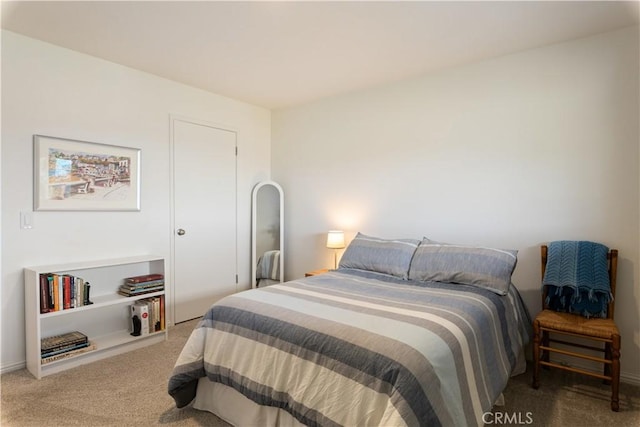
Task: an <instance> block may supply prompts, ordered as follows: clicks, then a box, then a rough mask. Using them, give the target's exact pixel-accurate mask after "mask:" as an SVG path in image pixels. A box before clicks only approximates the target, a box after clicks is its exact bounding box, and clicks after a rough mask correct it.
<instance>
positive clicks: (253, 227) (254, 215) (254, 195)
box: [251, 181, 284, 288]
mask: <svg viewBox="0 0 640 427" xmlns="http://www.w3.org/2000/svg"><path fill="white" fill-rule="evenodd" d="M267 185H271V186H273V187H274V188H275V189H276V190H277V191H278V195H279V196H280V283H282V282H284V191H282V187H281V186H280V184H278V183H277V182H274V181H261V182H259V183H257V184H256V185H255V186H254V187H253V190H252V192H251V287H252V288H255V287H256V267H257V265H258V257H257V256H256V255H257V254H256V225H257V224H256V223H257V209H258V203H257V200H258V191H259V190H260V189H261V188H262V187H264V186H267Z"/></svg>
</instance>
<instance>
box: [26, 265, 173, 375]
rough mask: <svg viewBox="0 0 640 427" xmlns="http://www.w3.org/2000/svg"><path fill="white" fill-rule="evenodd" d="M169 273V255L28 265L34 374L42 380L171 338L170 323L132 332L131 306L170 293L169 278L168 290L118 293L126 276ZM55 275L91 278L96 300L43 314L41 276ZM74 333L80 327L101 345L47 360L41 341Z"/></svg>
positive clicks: (28, 339) (28, 334) (28, 331)
mask: <svg viewBox="0 0 640 427" xmlns="http://www.w3.org/2000/svg"><path fill="white" fill-rule="evenodd" d="M164 272H165V260H164V258H162V257H159V256H153V255H143V256H134V257H126V258H116V259H111V260H98V261H85V262H79V263H75V264H55V265H44V266H36V267H26V268H25V269H24V281H25V320H26V322H25V323H26V344H27V369H28V370H29V372H31V374H33V376H35V377H36V378H42V377H44V376H46V375H50V374H53V373H56V372H61V371H64V370H66V369H70V368H73V367H75V366H79V365H82V364H85V363H89V362H93V361H95V360H99V359H103V358H106V357H111V356H114V355H116V354H121V353H125V352H128V351H131V350H134V349H136V348H141V347H144V346H147V345H150V344H154V343H158V342H161V341H163V340H166V339H167V328H166V321H165V327H164V330H162V331H158V332H152V333H149V334H146V335H140V336H132V335H131V334H130V332H131V305H133V303H135V302H136V301H138V300H141V299H146V298H151V297H166V295H165V290H166V289H167V286H168V283H167V282H166V276H165V283H164V288H165V290H161V291H156V292H149V293H146V294H142V295H136V296H130V297H127V296H123V295H120V294H118V293H117V291H118V289H119V287H120V285H121V284H122V283H123V279H124V278H126V277H131V276H139V275H146V274H156V273H159V274H163V275H164ZM50 273H53V274H59V275H64V274H66V275H73V276H76V277H82V278H83V279H85V281H88V282H90V283H91V291H90V300H91V301H92V302H93V304H90V305H83V306H79V307H76V308H70V309H66V310H58V311H51V312H48V313H41V312H40V310H41V307H40V298H41V287H40V275H41V274H50ZM161 311H162V316H164V317H165V318H166V316H165V314H166V308H165V307H163V310H161ZM71 331H80V332H82V333H83V334H85V335H87V337H88V338H89V341H90V342H91V343H92V344H93V345H95V347H96V348H95V349H94V350H90V351H87V352H85V353H79V354H74V355H70V356H69V357H66V358H62V359H58V360H54V361H50V362H48V363H46V364H42V363H41V357H40V355H41V351H40V350H41V339H42V338H43V337H49V336H53V335H58V334H64V333H67V332H71Z"/></svg>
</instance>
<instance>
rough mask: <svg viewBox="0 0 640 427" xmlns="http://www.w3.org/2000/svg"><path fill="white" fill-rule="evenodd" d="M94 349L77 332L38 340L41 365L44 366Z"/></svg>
mask: <svg viewBox="0 0 640 427" xmlns="http://www.w3.org/2000/svg"><path fill="white" fill-rule="evenodd" d="M94 349H95V345H93V344H92V343H91V342H90V341H89V339H88V338H87V336H86V335H85V334H83V333H82V332H78V331H73V332H68V333H66V334H61V335H55V336H52V337H47V338H42V339H41V340H40V357H41V363H42V364H43V365H44V364H46V363H50V362H53V361H56V360H60V359H65V358H67V357H71V356H76V355H78V354H81V353H86V352H88V351H91V350H94Z"/></svg>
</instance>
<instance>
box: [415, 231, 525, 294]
mask: <svg viewBox="0 0 640 427" xmlns="http://www.w3.org/2000/svg"><path fill="white" fill-rule="evenodd" d="M517 255H518V251H516V250H508V249H494V248H485V247H478V246H465V245H455V244H451V243H439V242H434V241H432V240H429V239H427V238H425V239H423V240H422V242H421V243H420V246H418V249H416V253H415V255H414V256H413V260H412V261H411V268H410V270H409V279H411V280H418V281H429V280H432V281H436V282H448V283H462V284H466V285H473V286H478V287H482V288H485V289H488V290H490V291H492V292H495V293H496V294H498V295H506V294H507V292H508V291H509V286H510V284H511V275H512V274H513V270H514V269H515V268H516V262H517V260H518V257H517Z"/></svg>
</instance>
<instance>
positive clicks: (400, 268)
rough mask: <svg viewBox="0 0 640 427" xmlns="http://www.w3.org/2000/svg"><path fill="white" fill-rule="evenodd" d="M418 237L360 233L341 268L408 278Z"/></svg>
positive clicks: (350, 247) (350, 245) (346, 253)
mask: <svg viewBox="0 0 640 427" xmlns="http://www.w3.org/2000/svg"><path fill="white" fill-rule="evenodd" d="M419 244H420V240H417V239H381V238H378V237H372V236H366V235H364V234H362V233H358V234H357V235H356V237H355V238H354V239H353V240H352V241H351V243H349V246H348V247H347V249H346V250H345V251H344V254H343V255H342V259H341V260H340V268H357V269H359V270H368V271H375V272H377V273H384V274H390V275H392V276H396V277H401V278H403V279H405V280H406V279H407V277H408V276H409V266H410V265H411V258H412V257H413V253H414V252H415V250H416V248H417V247H418V245H419Z"/></svg>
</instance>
